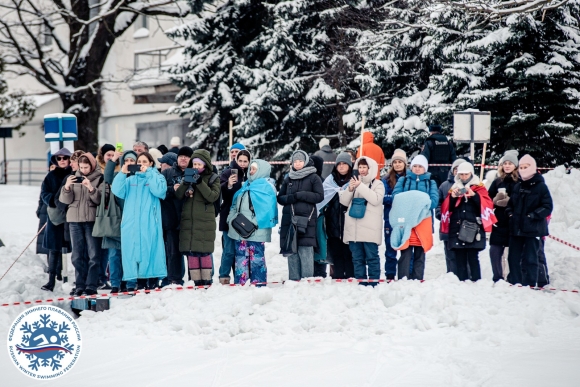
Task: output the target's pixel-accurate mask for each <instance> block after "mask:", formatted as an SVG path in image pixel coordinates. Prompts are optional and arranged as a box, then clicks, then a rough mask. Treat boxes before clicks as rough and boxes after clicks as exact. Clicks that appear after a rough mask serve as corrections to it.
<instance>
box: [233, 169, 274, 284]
mask: <svg viewBox="0 0 580 387" xmlns="http://www.w3.org/2000/svg"><path fill="white" fill-rule="evenodd" d="M271 170H272V167H271V166H270V164H269V163H268V162H267V161H264V160H254V161H252V164H251V165H250V173H249V176H248V181H247V182H246V183H245V184H244V185H243V186H242V187H241V188H240V189H239V190H238V191H237V192H236V194H235V195H234V198H233V203H232V207H231V210H230V213H229V215H228V219H227V222H228V226H229V231H228V234H229V237H230V238H231V239H233V240H234V241H235V253H236V266H235V270H234V282H235V283H236V284H240V285H244V284H245V283H246V282H247V281H250V282H251V283H264V282H266V281H267V269H266V256H265V254H264V250H265V246H266V242H270V241H271V240H272V228H273V227H274V226H275V225H276V224H278V208H277V206H276V189H275V188H274V186H273V185H272V184H271V183H270V182H269V181H268V178H269V177H270V172H271ZM238 214H242V215H244V216H245V217H246V219H248V220H249V221H250V222H252V223H253V224H254V225H255V226H256V227H257V229H256V230H255V231H254V233H253V234H252V235H251V236H250V237H248V238H242V237H241V236H240V235H239V234H238V233H237V231H236V230H235V228H234V227H233V226H232V221H234V219H236V217H237V216H238Z"/></svg>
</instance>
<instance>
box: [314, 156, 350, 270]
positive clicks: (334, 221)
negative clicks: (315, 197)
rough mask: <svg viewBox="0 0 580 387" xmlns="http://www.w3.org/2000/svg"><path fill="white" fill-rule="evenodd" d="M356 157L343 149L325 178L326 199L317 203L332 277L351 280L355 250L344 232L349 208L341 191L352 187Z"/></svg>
mask: <svg viewBox="0 0 580 387" xmlns="http://www.w3.org/2000/svg"><path fill="white" fill-rule="evenodd" d="M352 165H353V163H352V159H351V155H350V153H347V152H342V153H341V154H339V155H338V157H337V158H336V161H335V165H334V169H333V170H332V172H331V173H330V175H328V177H327V178H326V179H325V180H324V183H323V184H322V185H323V187H324V201H322V202H321V203H319V204H318V205H317V208H320V209H322V213H323V216H324V222H325V226H326V227H325V228H326V234H327V236H328V239H327V241H326V245H327V255H328V258H327V259H328V261H330V262H332V272H331V277H332V278H334V279H347V278H353V277H354V266H353V263H352V252H351V251H350V249H349V248H348V244H345V243H344V242H343V241H342V239H343V235H344V223H345V214H346V211H347V207H345V206H343V205H342V204H340V197H339V192H340V191H341V190H343V189H347V188H348V182H349V181H350V179H351V177H352Z"/></svg>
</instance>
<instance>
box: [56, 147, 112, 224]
mask: <svg viewBox="0 0 580 387" xmlns="http://www.w3.org/2000/svg"><path fill="white" fill-rule="evenodd" d="M82 156H87V158H88V159H89V162H90V164H91V172H90V173H89V174H88V175H87V176H85V177H86V178H87V179H89V181H90V182H91V185H92V186H93V187H94V188H95V190H94V191H93V192H92V193H89V190H88V189H87V187H85V186H84V185H82V184H80V183H74V184H73V185H71V187H70V190H67V189H65V187H64V186H63V187H62V190H61V191H60V198H59V200H60V201H61V202H62V203H64V204H68V210H67V212H66V221H67V222H69V223H71V222H77V223H82V222H94V221H95V217H96V214H97V206H98V205H99V203H100V202H101V194H102V188H103V187H102V186H101V184H104V183H103V179H102V176H103V174H102V173H101V171H100V170H99V169H98V168H97V161H96V160H95V158H94V157H93V155H92V154H90V153H84V154H83V155H82ZM82 156H81V157H82ZM75 176H77V177H80V176H83V175H82V174H81V172H80V171H77V172H76V173H75Z"/></svg>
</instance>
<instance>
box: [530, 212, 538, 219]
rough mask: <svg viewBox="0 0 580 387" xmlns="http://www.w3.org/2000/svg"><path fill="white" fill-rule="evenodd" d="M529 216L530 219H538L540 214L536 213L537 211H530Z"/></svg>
mask: <svg viewBox="0 0 580 387" xmlns="http://www.w3.org/2000/svg"><path fill="white" fill-rule="evenodd" d="M528 218H530V219H537V218H538V216H537V215H536V213H535V212H530V213H529V214H528Z"/></svg>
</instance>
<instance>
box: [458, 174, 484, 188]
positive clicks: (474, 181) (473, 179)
mask: <svg viewBox="0 0 580 387" xmlns="http://www.w3.org/2000/svg"><path fill="white" fill-rule="evenodd" d="M479 183H480V181H479V177H477V176H475V175H473V174H472V175H471V179H470V180H469V181H468V182H467V183H463V182H462V181H461V179H460V178H459V174H458V175H457V176H455V183H454V184H453V185H452V186H451V189H452V190H454V189H456V188H459V189H461V188H467V187H471V186H473V185H479Z"/></svg>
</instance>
